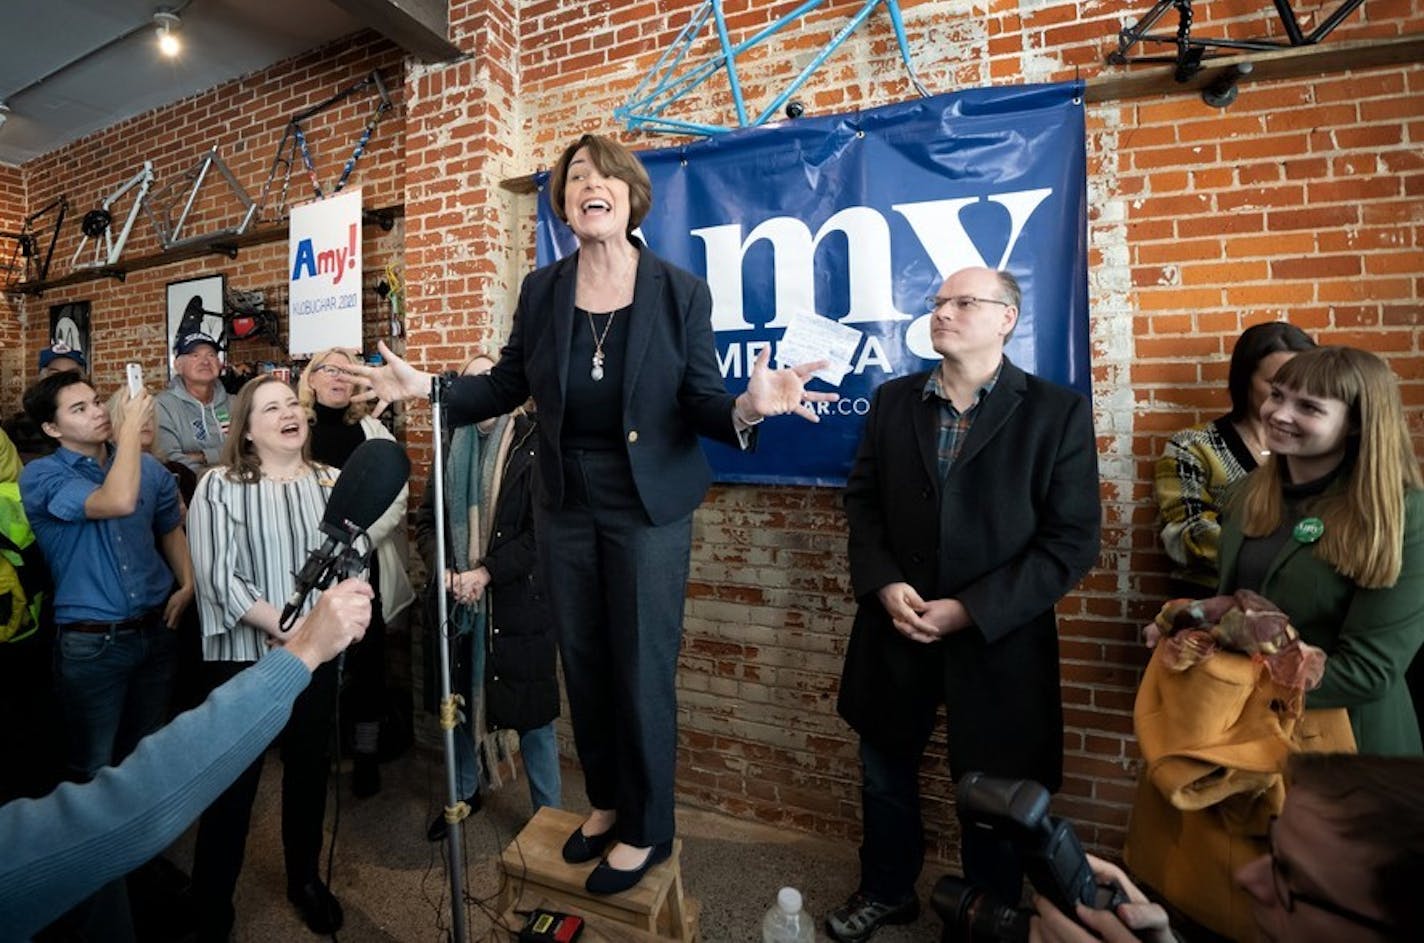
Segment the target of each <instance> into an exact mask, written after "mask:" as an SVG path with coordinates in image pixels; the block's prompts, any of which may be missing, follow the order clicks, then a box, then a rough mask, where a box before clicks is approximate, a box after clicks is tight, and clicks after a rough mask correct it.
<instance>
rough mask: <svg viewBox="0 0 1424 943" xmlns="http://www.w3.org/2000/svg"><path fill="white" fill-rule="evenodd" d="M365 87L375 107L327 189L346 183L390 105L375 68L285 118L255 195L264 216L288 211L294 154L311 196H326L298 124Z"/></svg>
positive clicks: (284, 215)
mask: <svg viewBox="0 0 1424 943" xmlns="http://www.w3.org/2000/svg"><path fill="white" fill-rule="evenodd" d="M367 90H373V91H374V92H375V94H376V105H375V108H374V110H373V111H372V112H371V115H370V117H369V118H367V119H366V124H365V126H364V127H363V128H362V129H361V134H360V136H359V137H358V138H357V140H356V146H355V147H354V148H352V150H351V156H350V157H348V158H347V159H346V165H345V166H344V167H342V169H341V176H340V177H339V178H338V179H337V181H336V183H335V184H334V185H333V186H332V188H331V192H332V193H339V192H341V190H342V188H344V187H345V186H346V183H347V181H348V180H350V179H351V172H352V171H353V170H355V169H356V162H357V161H359V160H360V159H361V155H363V154H365V153H366V145H367V144H369V143H370V141H371V136H372V135H373V134H375V133H376V126H377V125H379V124H380V123H381V119H382V118H383V117H385V114H386V112H387V111H389V110H390V109H391V108H392V107H393V106H392V103H391V96H390V92H388V91H387V90H386V83H385V82H384V81H383V80H382V79H381V73H380V72H379V71H373V72H372V73H371V74H370V75H368V76H366V77H365V78H364V79H362V80H361V81H359V82H357V83H356V84H355V85H352V86H351V87H350V88H347V89H345V90H343V91H340V92H337V93H336V94H335V95H333V96H331V97H330V98H328V99H327V100H326V101H324V102H321V103H320V104H317V105H313V106H312V107H310V108H308V109H306V110H305V111H302V112H299V113H298V114H295V115H293V116H292V117H291V119H290V120H289V121H288V122H287V127H286V130H285V131H284V132H283V133H282V139H281V140H280V141H278V142H277V153H276V155H275V156H273V158H272V168H271V170H270V171H268V173H267V182H266V183H264V184H263V185H262V193H261V195H260V196H258V198H257V205H258V206H259V207H260V208H261V213H262V217H263V218H264V219H272V220H282V219H286V218H287V216H288V215H289V213H290V208H289V207H288V204H287V194H288V191H289V189H290V186H291V181H292V171H293V170H294V169H295V167H296V160H297V157H298V156H300V157H301V159H302V166H303V167H304V168H305V169H306V172H307V181H308V183H310V184H311V192H312V196H313V197H314V198H315V199H318V200H321V199H325V198H326V190H325V189H324V188H323V187H322V185H321V178H320V176H318V174H317V172H316V161H315V159H313V157H312V153H311V145H310V144H309V143H308V142H307V133H306V129H305V128H304V127H302V123H303V122H305V121H308V120H310V119H311V118H313V117H315V116H316V115H319V114H321V113H322V112H323V111H326V110H328V109H330V108H333V107H335V106H336V105H339V104H340V103H341V102H344V101H345V100H346V99H348V98H351V97H352V96H354V95H357V94H360V93H362V92H365V91H367ZM279 181H280V185H281V189H280V191H279V192H278V193H277V194H276V196H277V200H276V203H275V204H274V205H273V206H272V213H271V214H269V213H268V211H267V210H268V200H269V199H270V198H271V197H272V196H273V188H274V187H276V186H277V185H278V183H279Z"/></svg>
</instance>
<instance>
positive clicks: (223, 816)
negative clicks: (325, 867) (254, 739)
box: [193, 661, 337, 940]
mask: <svg viewBox="0 0 1424 943" xmlns="http://www.w3.org/2000/svg"><path fill="white" fill-rule="evenodd" d="M248 664H249V663H247V662H209V663H208V664H207V665H206V666H205V672H206V674H207V676H208V678H209V680H210V681H211V682H212V686H213V687H217V686H219V685H221V684H222V683H223V682H225V681H227V680H228V679H229V678H231V677H233V676H234V675H236V674H237V673H238V672H239V671H241V670H243V669H244V668H246V667H247V666H248ZM336 682H337V679H336V662H335V661H329V662H327V663H326V664H324V665H322V666H321V667H320V668H318V669H317V670H316V672H315V673H314V674H313V675H312V680H311V684H309V685H308V686H307V689H306V690H305V691H303V692H302V693H301V695H300V696H299V697H298V698H297V701H296V704H295V705H293V707H292V716H291V718H290V719H289V720H288V721H287V726H286V727H284V728H282V733H281V734H280V735H279V737H278V742H279V743H280V744H281V751H282V852H283V857H284V858H285V859H286V865H287V886H288V887H289V888H295V887H300V886H302V885H304V884H306V883H308V882H310V881H312V880H313V879H315V878H316V877H317V875H318V866H319V861H320V858H321V843H322V825H323V821H324V819H325V817H326V782H327V776H328V774H329V772H330V767H331V760H330V754H329V751H328V746H329V744H330V740H331V733H332V731H331V721H332V715H333V711H334V708H335V706H336ZM261 778H262V756H260V755H259V756H258V757H257V759H256V760H255V761H254V762H253V764H252V765H251V766H249V767H248V768H247V769H246V770H244V771H243V773H242V775H241V776H239V777H238V778H237V780H236V781H235V782H233V784H232V785H231V786H229V787H228V788H227V790H226V791H225V792H224V793H223V794H222V795H221V796H218V798H217V799H216V800H215V801H214V802H213V804H212V805H210V806H208V808H207V811H205V812H204V813H203V816H202V818H201V819H200V820H199V823H198V841H197V846H196V848H195V850H194V853H193V900H194V903H195V905H196V907H197V911H198V926H199V934H198V936H199V939H200V940H209V939H219V940H226V939H227V934H228V931H229V930H231V928H232V924H233V918H234V912H233V906H232V894H233V890H234V888H236V887H237V876H238V874H239V873H241V871H242V860H243V855H244V852H245V850H246V846H247V827H248V823H249V822H250V820H251V818H252V803H253V801H254V800H255V799H256V798H257V783H258V781H259V780H260V779H261Z"/></svg>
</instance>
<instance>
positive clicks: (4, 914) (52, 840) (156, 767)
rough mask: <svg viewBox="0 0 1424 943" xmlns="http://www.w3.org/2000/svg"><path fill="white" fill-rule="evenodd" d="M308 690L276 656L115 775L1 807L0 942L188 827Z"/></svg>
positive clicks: (284, 656) (302, 670)
mask: <svg viewBox="0 0 1424 943" xmlns="http://www.w3.org/2000/svg"><path fill="white" fill-rule="evenodd" d="M310 679H311V674H310V673H309V672H308V671H307V668H306V665H304V664H303V663H302V661H301V660H300V659H298V658H297V657H296V656H295V655H293V654H291V653H290V652H287V651H283V650H280V649H278V650H275V651H273V652H271V653H270V654H268V655H266V656H265V657H263V658H262V659H261V660H260V661H258V662H257V664H256V665H254V666H253V667H251V668H249V669H247V670H246V671H243V672H241V673H240V674H238V675H237V676H236V677H235V678H233V679H232V680H230V681H228V682H227V683H226V684H224V685H223V686H222V687H220V688H218V689H217V690H215V691H214V692H213V693H212V694H211V695H210V696H209V697H208V699H207V700H206V701H204V702H203V703H202V705H200V706H199V707H196V708H194V709H193V710H190V711H188V712H187V713H185V714H181V715H180V716H178V717H177V718H175V719H174V720H173V721H172V722H171V723H170V724H168V726H166V727H164V728H162V729H161V730H159V731H157V732H155V733H153V734H150V735H149V736H148V737H145V738H144V739H143V741H142V742H140V743H139V745H138V747H137V749H135V750H134V752H133V753H132V754H130V755H129V757H128V759H126V760H124V762H123V763H122V764H120V765H119V766H109V767H105V768H104V769H102V770H100V771H99V775H98V776H96V777H95V778H94V780H93V781H92V782H89V783H82V784H80V783H65V784H63V785H61V786H60V787H59V788H58V789H56V790H55V791H54V792H52V793H50V794H49V795H48V796H46V797H44V798H43V799H16V800H14V801H12V802H9V803H7V804H5V805H4V806H0V848H3V849H4V854H3V855H0V940H27V939H29V938H30V937H31V936H32V935H34V933H35V932H36V931H38V930H39V929H41V928H42V927H44V926H45V925H47V924H48V923H50V922H51V921H52V920H54V918H56V917H58V916H59V915H60V914H62V913H64V912H65V911H66V910H68V909H69V908H70V907H73V906H74V905H75V904H77V903H78V902H79V901H81V900H83V899H84V898H85V897H87V896H89V895H90V894H92V893H93V892H94V891H96V890H97V889H98V888H100V887H101V886H103V885H104V884H106V883H108V882H109V881H112V880H114V879H115V878H117V877H120V876H121V875H123V874H126V873H128V872H129V871H130V870H132V869H133V868H136V867H138V866H139V865H141V864H143V863H144V862H145V861H147V860H148V859H150V858H152V857H153V856H154V855H156V854H158V853H159V852H160V851H162V850H163V849H164V848H166V847H168V845H169V844H171V843H172V842H173V841H174V839H176V838H177V837H178V836H179V835H181V834H182V833H183V831H184V830H185V829H186V828H187V827H188V826H189V825H190V824H192V822H193V820H194V819H196V818H197V817H198V815H199V814H200V813H202V811H203V810H204V809H206V808H207V807H208V805H210V804H211V803H212V801H213V800H214V799H216V798H217V797H218V795H219V794H221V793H222V791H223V790H224V789H226V788H227V787H228V786H229V785H231V784H232V782H233V780H235V779H237V777H238V775H239V774H240V773H241V772H242V771H243V770H245V769H246V768H247V767H248V766H249V765H251V763H252V761H253V760H255V759H256V758H257V756H258V755H259V754H260V753H261V752H262V750H263V749H265V748H266V746H267V745H268V744H269V743H271V742H272V740H273V739H274V738H275V737H276V736H277V734H278V733H279V732H280V731H281V729H282V726H283V725H284V724H285V723H286V722H287V718H288V717H289V716H290V715H291V712H292V704H293V702H294V701H296V699H297V695H298V694H300V693H301V692H302V690H303V689H305V688H306V686H307V683H308V682H309V681H310Z"/></svg>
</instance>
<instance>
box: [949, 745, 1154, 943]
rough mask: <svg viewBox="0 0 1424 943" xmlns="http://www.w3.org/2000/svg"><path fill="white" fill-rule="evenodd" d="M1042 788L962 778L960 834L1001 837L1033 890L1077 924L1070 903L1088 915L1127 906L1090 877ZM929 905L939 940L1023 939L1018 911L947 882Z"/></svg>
mask: <svg viewBox="0 0 1424 943" xmlns="http://www.w3.org/2000/svg"><path fill="white" fill-rule="evenodd" d="M1049 801H1050V796H1049V794H1048V790H1047V789H1045V788H1043V786H1041V785H1039V784H1038V783H1036V782H1034V781H1033V780H1030V779H995V778H992V777H989V776H985V775H984V774H983V773H968V774H966V775H965V776H964V778H962V779H961V780H960V781H959V786H958V788H957V789H956V791H955V803H956V807H957V809H958V812H959V821H960V825H961V827H962V828H965V829H970V828H982V829H987V830H989V831H992V832H994V833H995V835H997V836H998V837H999V838H1001V839H1007V840H1008V841H1010V842H1012V843H1013V844H1014V846H1015V847H1016V848H1017V849H1018V851H1019V854H1020V855H1021V856H1022V857H1023V861H1024V871H1025V872H1026V873H1027V875H1028V879H1029V881H1030V882H1032V883H1033V886H1034V889H1035V890H1036V891H1038V893H1039V894H1042V895H1043V896H1044V897H1046V898H1047V899H1048V900H1049V901H1051V902H1052V903H1053V905H1054V906H1055V907H1057V908H1058V909H1059V910H1061V911H1062V912H1063V913H1065V914H1067V915H1068V917H1070V918H1071V919H1074V920H1076V919H1077V906H1076V905H1077V904H1079V903H1081V904H1084V905H1085V906H1088V907H1091V908H1093V909H1095V910H1107V909H1112V908H1116V907H1117V906H1118V905H1119V904H1123V903H1126V902H1127V898H1126V897H1124V896H1123V894H1122V892H1121V890H1120V889H1119V888H1118V887H1117V886H1116V885H1110V886H1107V887H1104V886H1102V885H1100V884H1098V882H1097V879H1096V878H1095V877H1094V876H1093V869H1092V868H1091V867H1090V866H1089V864H1088V859H1087V856H1086V855H1085V854H1084V853H1083V845H1082V843H1081V842H1079V841H1078V836H1077V834H1076V833H1075V832H1074V831H1073V826H1072V825H1071V824H1070V823H1068V822H1066V821H1064V820H1062V819H1055V818H1054V817H1053V816H1051V815H1049V814H1048V806H1049ZM932 900H933V903H934V907H935V910H936V911H938V912H939V915H940V918H941V919H942V920H943V921H944V936H943V940H944V941H946V943H948V941H952V940H1025V939H1027V938H1028V918H1029V915H1028V913H1027V912H1025V911H1021V910H1018V909H1017V908H1016V907H1014V906H1013V904H1014V903H1016V902H1008V903H1005V902H1001V901H997V900H995V899H994V898H992V897H991V896H990V895H989V894H988V892H987V891H985V890H984V889H983V888H978V887H975V886H974V885H971V884H969V883H967V882H965V881H962V880H960V879H958V878H954V877H949V876H946V877H943V878H941V879H940V880H939V882H938V883H936V884H935V888H934V895H933V898H932Z"/></svg>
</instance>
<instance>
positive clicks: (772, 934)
mask: <svg viewBox="0 0 1424 943" xmlns="http://www.w3.org/2000/svg"><path fill="white" fill-rule="evenodd" d="M761 943H816V927H815V926H814V924H813V922H812V920H811V915H810V914H808V913H806V911H804V910H802V909H801V892H800V891H798V890H797V889H796V888H794V887H783V888H782V889H781V890H779V891H777V892H776V903H775V904H773V905H772V907H771V909H770V910H768V911H767V912H766V916H765V917H764V918H763V919H762V922H761Z"/></svg>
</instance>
